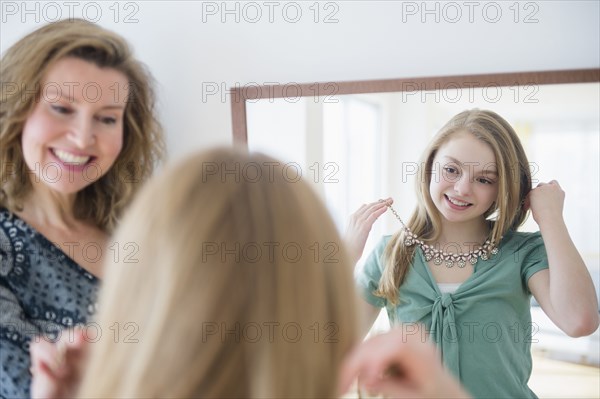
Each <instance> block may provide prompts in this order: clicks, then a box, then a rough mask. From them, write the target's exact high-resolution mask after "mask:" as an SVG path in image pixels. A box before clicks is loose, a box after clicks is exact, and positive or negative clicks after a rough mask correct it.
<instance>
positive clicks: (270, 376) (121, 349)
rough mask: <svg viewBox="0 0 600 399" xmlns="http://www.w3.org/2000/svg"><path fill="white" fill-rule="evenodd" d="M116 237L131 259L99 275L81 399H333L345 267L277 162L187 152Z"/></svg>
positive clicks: (346, 299) (334, 241) (351, 310)
mask: <svg viewBox="0 0 600 399" xmlns="http://www.w3.org/2000/svg"><path fill="white" fill-rule="evenodd" d="M115 240H116V243H117V245H118V246H119V247H120V248H124V247H125V246H129V247H130V248H134V249H135V250H136V252H135V255H134V256H133V258H131V257H130V259H129V261H128V260H127V259H126V258H124V257H121V259H117V260H116V262H115V261H114V260H111V261H110V262H109V264H108V265H107V276H106V280H105V283H104V287H103V291H102V293H101V297H100V301H99V307H100V310H99V315H98V323H99V326H100V327H101V329H102V330H101V331H102V332H103V334H105V335H109V336H104V337H103V339H101V340H100V341H99V342H97V343H94V344H92V345H91V346H92V349H91V357H90V362H89V367H88V369H87V370H86V374H85V375H86V377H85V378H84V381H83V383H82V386H81V391H80V393H79V396H80V397H105V398H108V397H178V398H184V397H271V398H276V397H277V398H280V397H295V398H300V397H302V398H305V397H307V398H308V397H332V396H335V394H336V392H335V381H336V371H337V370H338V368H339V365H340V362H341V359H342V357H343V355H344V354H345V353H346V351H347V350H348V349H349V348H350V346H351V344H352V343H353V342H354V340H355V338H356V337H357V335H356V334H357V330H356V327H357V324H356V320H355V318H356V315H355V313H356V312H355V310H356V308H355V303H354V300H355V291H354V284H353V280H352V272H351V267H350V265H349V261H348V259H347V255H346V253H345V252H344V249H343V246H342V244H341V240H340V237H339V234H338V232H337V230H336V228H335V226H334V224H333V222H332V220H331V218H330V216H329V215H328V213H327V211H326V209H325V207H324V206H323V205H322V204H321V203H320V201H319V200H318V198H317V197H316V195H315V194H314V193H313V191H312V189H311V188H310V187H309V186H308V185H307V184H306V183H305V182H304V181H297V182H296V181H289V180H288V179H287V178H286V174H285V170H284V165H283V164H281V163H280V162H277V161H276V160H273V159H271V158H269V157H266V156H264V155H260V154H250V155H249V154H245V153H243V152H239V151H235V150H232V149H216V150H212V151H210V152H206V153H203V154H200V155H195V156H192V157H191V158H189V159H187V160H185V161H184V162H182V163H180V164H178V165H177V166H176V167H174V168H171V169H168V170H167V171H166V173H165V174H163V175H162V176H160V177H157V178H155V179H153V180H151V182H150V183H149V185H148V186H147V187H145V188H144V189H143V190H142V192H141V193H140V196H139V197H138V198H137V199H136V201H135V202H134V204H133V205H132V207H131V209H130V211H128V213H127V215H126V216H125V218H124V220H123V223H122V225H121V226H120V227H119V229H118V230H117V234H116V236H115ZM130 252H131V251H130ZM131 253H133V252H131ZM131 253H130V254H131ZM121 255H123V254H121ZM134 261H135V263H133V262H134ZM115 329H120V332H121V335H120V338H119V339H118V340H117V339H115V336H114V330H115ZM125 330H127V331H125ZM127 333H129V334H130V336H129V338H130V339H131V340H133V339H137V340H138V342H137V343H127V342H124V341H125V340H126V338H127V337H126V336H125V334H127ZM115 341H117V342H115ZM296 341H297V342H296Z"/></svg>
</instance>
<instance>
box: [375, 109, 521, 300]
mask: <svg viewBox="0 0 600 399" xmlns="http://www.w3.org/2000/svg"><path fill="white" fill-rule="evenodd" d="M460 132H468V133H470V134H472V135H473V136H475V137H476V138H477V139H479V140H481V141H483V142H484V143H486V144H487V145H489V146H490V148H491V149H492V151H493V153H494V156H495V158H496V165H495V166H496V169H497V172H498V180H497V184H498V197H497V199H496V201H495V202H494V204H493V205H492V206H491V207H490V209H488V211H487V212H486V213H485V214H484V217H486V218H488V217H490V216H492V215H494V214H495V217H494V221H493V227H492V232H491V236H490V238H491V240H492V241H493V242H495V243H496V244H497V243H499V242H500V239H501V237H502V236H503V235H504V234H505V233H506V232H507V231H508V230H511V229H512V230H516V229H517V228H518V227H519V226H520V225H521V224H523V222H524V221H525V219H526V218H527V210H526V209H525V208H524V207H523V206H522V204H523V201H524V200H525V197H526V196H527V194H528V193H529V191H530V190H531V172H530V170H529V162H528V160H527V156H526V155H525V151H524V150H523V146H522V145H521V141H520V140H519V137H518V136H517V134H516V133H515V131H514V129H513V128H512V127H511V126H510V124H509V123H508V122H507V121H506V120H504V119H503V118H502V117H501V116H500V115H498V114H496V113H494V112H492V111H486V110H479V109H473V110H468V111H463V112H461V113H460V114H458V115H456V116H454V117H453V118H452V119H451V120H450V121H449V122H448V123H446V125H444V126H443V127H442V129H441V130H440V131H439V132H438V134H437V135H436V137H435V138H434V139H433V141H432V142H431V143H430V144H429V147H428V148H427V149H426V150H425V152H424V154H423V157H422V159H421V162H420V163H419V173H418V178H417V180H416V192H417V204H418V205H417V207H416V209H415V211H414V212H413V214H412V216H411V218H410V219H409V221H408V223H407V226H408V228H409V229H410V230H411V231H412V232H414V233H415V234H416V235H418V236H419V237H422V238H423V239H425V240H427V241H435V240H436V239H437V238H438V237H439V234H440V230H441V216H440V214H439V212H438V210H437V208H436V207H435V205H434V203H433V201H432V199H431V193H430V191H429V186H430V183H431V178H432V174H433V173H436V171H435V170H434V167H435V165H433V161H434V158H435V156H436V154H437V151H438V150H439V149H440V147H441V146H443V145H444V144H445V143H446V142H447V141H448V140H449V139H450V138H451V137H452V136H453V135H454V134H455V133H460ZM486 167H487V165H486ZM437 171H438V172H439V168H437ZM437 178H440V177H439V176H438V177H437ZM415 250H416V246H410V247H407V246H406V245H404V231H403V230H401V231H399V232H398V233H396V234H395V235H394V236H393V237H392V238H391V240H390V241H389V242H388V244H387V246H386V248H385V251H384V262H385V269H384V272H383V276H382V278H381V280H380V282H379V287H378V289H377V291H376V292H375V294H376V295H378V296H380V297H382V298H385V299H386V300H387V301H389V302H390V303H391V304H394V305H395V304H397V303H398V301H399V299H400V298H399V296H398V289H399V287H400V285H401V284H402V282H403V281H404V278H405V277H406V274H407V273H408V268H409V266H410V264H411V262H412V260H413V257H414V256H415Z"/></svg>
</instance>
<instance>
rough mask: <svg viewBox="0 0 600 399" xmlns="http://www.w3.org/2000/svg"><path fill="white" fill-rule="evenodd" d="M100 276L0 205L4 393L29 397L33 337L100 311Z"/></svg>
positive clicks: (51, 335) (54, 333) (52, 334)
mask: <svg viewBox="0 0 600 399" xmlns="http://www.w3.org/2000/svg"><path fill="white" fill-rule="evenodd" d="M98 286H99V280H98V279H97V278H96V277H94V276H93V275H92V274H90V273H88V272H87V271H86V270H85V269H83V268H82V267H81V266H79V265H78V264H77V263H75V261H74V260H72V259H71V258H69V257H68V256H67V255H66V254H65V253H64V252H63V251H62V250H61V249H60V248H59V247H57V246H56V245H54V244H53V243H52V242H50V241H49V240H48V239H47V238H46V237H44V236H43V235H42V234H40V233H39V232H37V231H36V230H35V229H34V228H32V227H31V226H30V225H28V224H27V223H26V222H25V221H24V220H22V219H20V218H19V217H18V216H17V215H15V214H13V213H11V212H10V211H8V210H6V209H4V208H0V398H6V399H8V398H11V399H12V398H29V397H30V396H31V395H30V383H31V374H30V373H29V367H30V358H29V341H30V340H31V339H32V337H34V336H39V335H41V336H44V337H46V338H48V339H56V338H58V337H60V334H61V331H62V330H63V329H64V328H68V327H73V326H75V325H84V324H85V323H87V322H88V320H89V319H90V318H91V316H92V315H93V314H94V313H95V310H96V297H97V292H98Z"/></svg>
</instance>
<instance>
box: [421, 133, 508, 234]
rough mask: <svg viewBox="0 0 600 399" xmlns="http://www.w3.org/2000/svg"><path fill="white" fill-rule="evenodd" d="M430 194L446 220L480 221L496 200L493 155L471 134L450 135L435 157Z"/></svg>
mask: <svg viewBox="0 0 600 399" xmlns="http://www.w3.org/2000/svg"><path fill="white" fill-rule="evenodd" d="M429 190H430V193H431V199H432V200H433V203H434V204H435V206H436V208H437V209H438V211H439V212H440V214H441V215H442V216H443V218H444V219H445V220H447V221H449V222H470V221H473V220H478V219H481V218H482V217H483V215H484V214H485V212H486V211H487V210H488V209H489V208H490V207H491V206H492V204H493V203H494V201H495V200H496V198H497V196H498V174H497V167H496V157H495V156H494V152H493V151H492V149H491V148H490V146H489V145H487V144H486V143H484V142H482V141H481V140H479V139H477V138H476V137H475V136H473V135H472V134H470V133H467V132H457V133H455V134H453V135H452V137H451V138H450V139H449V140H448V141H447V142H446V143H445V144H444V145H442V146H441V147H440V148H439V150H438V151H437V153H436V156H435V158H434V160H433V165H432V176H431V182H430V184H429Z"/></svg>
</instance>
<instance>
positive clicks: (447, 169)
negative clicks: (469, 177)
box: [444, 166, 458, 174]
mask: <svg viewBox="0 0 600 399" xmlns="http://www.w3.org/2000/svg"><path fill="white" fill-rule="evenodd" d="M444 170H445V171H446V172H448V173H452V174H455V173H458V169H456V168H453V167H452V166H446V167H444Z"/></svg>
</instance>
